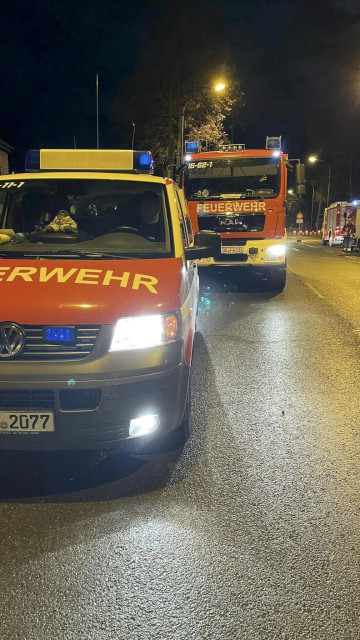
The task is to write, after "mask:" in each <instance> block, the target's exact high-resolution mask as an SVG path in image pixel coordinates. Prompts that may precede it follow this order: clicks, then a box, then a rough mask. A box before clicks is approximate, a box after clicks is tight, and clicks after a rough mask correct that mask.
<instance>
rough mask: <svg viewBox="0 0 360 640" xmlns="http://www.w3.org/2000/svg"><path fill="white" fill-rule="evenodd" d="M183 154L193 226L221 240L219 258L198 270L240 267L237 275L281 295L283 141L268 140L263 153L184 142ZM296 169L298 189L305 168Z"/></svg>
mask: <svg viewBox="0 0 360 640" xmlns="http://www.w3.org/2000/svg"><path fill="white" fill-rule="evenodd" d="M185 151H186V155H185V158H184V163H186V165H185V166H186V169H185V171H184V172H183V186H184V189H185V197H186V200H187V202H188V207H189V212H190V215H191V218H192V221H193V223H194V225H196V224H197V225H198V228H199V229H201V230H205V229H208V230H212V231H217V232H218V233H220V236H221V254H220V255H219V256H218V257H214V258H208V259H204V260H201V261H199V266H201V267H217V268H219V267H221V268H222V267H238V268H239V274H240V273H241V271H240V269H251V270H252V271H253V272H254V273H255V274H256V275H258V276H259V279H260V280H263V279H265V282H266V285H267V287H268V288H270V289H272V290H275V291H282V290H283V288H284V286H285V283H286V197H287V173H288V166H289V160H288V156H287V154H285V153H283V151H282V150H281V138H280V137H272V138H270V137H268V138H267V140H266V148H265V149H245V145H243V144H228V145H222V146H221V147H220V148H219V150H216V151H200V144H199V143H198V142H187V143H185ZM291 168H293V167H292V166H291ZM295 169H296V180H297V184H298V185H299V186H300V185H301V183H302V182H303V176H302V174H303V165H300V163H299V164H296V166H295Z"/></svg>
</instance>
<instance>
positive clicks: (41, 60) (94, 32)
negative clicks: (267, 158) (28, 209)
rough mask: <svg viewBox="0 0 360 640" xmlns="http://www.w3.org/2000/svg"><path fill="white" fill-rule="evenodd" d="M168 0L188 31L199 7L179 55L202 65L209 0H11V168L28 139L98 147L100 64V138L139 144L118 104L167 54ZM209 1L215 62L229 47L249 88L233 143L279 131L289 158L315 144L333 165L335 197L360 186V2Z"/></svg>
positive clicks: (4, 37)
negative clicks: (163, 32)
mask: <svg viewBox="0 0 360 640" xmlns="http://www.w3.org/2000/svg"><path fill="white" fill-rule="evenodd" d="M165 4H166V5H167V6H168V7H170V8H171V9H172V10H173V20H174V23H175V26H176V24H177V21H179V24H180V16H179V12H181V18H182V21H181V22H182V27H181V28H182V29H183V25H184V21H185V24H186V16H187V11H190V7H192V15H191V19H189V23H188V25H187V28H186V31H185V32H182V39H181V42H182V46H181V45H180V46H179V43H174V44H175V46H176V47H177V48H178V50H177V51H175V52H174V53H175V54H176V55H175V56H174V57H172V61H171V64H172V65H173V66H174V64H175V65H178V71H179V74H180V75H181V65H182V56H184V51H185V50H186V47H187V46H188V45H189V44H190V43H191V46H192V51H193V52H194V53H192V56H193V60H192V63H193V65H194V66H196V61H197V55H196V43H197V41H199V47H203V46H204V39H203V37H200V35H199V34H200V33H201V32H202V30H203V29H204V24H205V28H208V26H207V25H206V20H205V17H204V16H205V12H206V13H207V11H206V8H205V7H206V3H204V2H203V1H202V0H193V1H192V2H190V0H182V2H175V1H173V0H167V2H166V3H165V0H163V2H161V1H160V0H131V1H130V0H117V1H116V0H102V1H101V2H94V0H87V2H86V3H84V2H77V0H72V1H70V0H61V1H59V0H52V1H51V2H49V3H45V2H41V3H40V2H36V0H35V1H34V2H26V3H25V2H23V1H21V2H20V1H18V2H17V1H16V0H13V1H12V2H8V3H6V6H3V7H2V9H1V16H0V27H1V38H0V54H1V72H0V89H1V94H0V95H1V101H0V138H1V139H3V140H5V141H6V142H7V143H8V144H10V145H11V146H13V147H14V148H15V151H14V152H13V153H12V155H11V157H10V163H11V167H12V168H13V169H15V170H18V169H22V167H23V155H24V151H25V149H27V148H30V147H31V148H41V147H74V144H76V146H77V147H78V148H80V147H82V148H91V147H95V146H96V74H97V73H98V74H99V124H100V146H102V147H109V148H115V147H117V146H118V147H124V146H130V145H129V142H128V141H130V140H131V130H132V129H131V122H132V114H131V113H128V114H126V116H125V117H124V114H122V118H123V120H124V122H123V123H122V126H120V127H119V123H116V118H115V116H114V105H116V104H119V103H120V104H121V102H122V101H123V102H124V104H125V103H126V91H127V87H128V82H129V80H131V77H132V75H133V74H134V73H135V72H136V69H137V68H138V65H139V64H141V62H142V61H143V60H144V58H146V56H148V55H152V54H153V53H154V52H155V53H156V54H157V55H159V56H161V48H162V46H163V44H162V42H161V38H160V39H159V38H158V36H156V34H159V28H160V29H161V25H162V20H163V12H162V8H163V6H164V5H165ZM207 4H208V5H209V6H210V4H211V5H212V6H213V7H215V9H216V11H217V12H218V22H217V24H215V25H213V30H212V36H211V37H212V39H213V43H214V66H215V65H217V64H218V63H221V62H222V60H220V59H219V53H218V52H219V51H221V50H223V51H224V54H226V56H227V59H228V60H229V59H230V60H231V64H232V68H233V69H234V70H235V71H234V73H235V74H236V76H237V79H238V81H239V82H240V86H241V89H242V91H243V92H244V101H245V106H244V107H243V108H242V109H241V111H240V115H239V120H238V122H236V123H235V126H234V127H233V136H234V142H245V143H246V145H247V146H248V147H252V146H254V147H257V146H262V145H263V143H264V141H265V137H266V135H282V137H283V144H284V147H285V150H286V151H287V152H288V153H289V156H290V157H294V158H301V159H305V157H306V156H307V155H308V154H309V153H314V152H316V153H318V154H319V156H320V157H321V158H323V159H324V160H326V161H327V162H328V163H329V164H331V167H332V171H333V185H334V187H333V189H334V194H333V195H334V197H337V198H341V199H347V198H348V197H349V193H348V192H349V190H351V191H352V195H355V192H356V191H357V190H358V191H359V193H358V194H356V195H360V125H359V122H360V118H359V116H360V0H316V1H315V0H312V1H311V2H310V1H309V0H237V1H236V0H222V1H221V0H217V1H216V0H209V2H208V3H207ZM196 10H198V12H197V15H195V17H194V11H195V14H196ZM179 28H180V27H179ZM214 34H215V35H214ZM203 35H204V34H203V33H202V36H203ZM215 44H216V46H215ZM174 60H175V62H174ZM162 62H164V61H162ZM169 64H170V61H169ZM323 169H324V168H323ZM318 171H320V169H319V167H317V168H316V169H315V168H311V169H309V171H308V172H307V178H308V179H312V178H313V176H315V173H316V172H318ZM314 172H315V173H314ZM350 187H351V189H350Z"/></svg>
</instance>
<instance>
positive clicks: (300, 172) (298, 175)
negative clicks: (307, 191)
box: [295, 162, 305, 185]
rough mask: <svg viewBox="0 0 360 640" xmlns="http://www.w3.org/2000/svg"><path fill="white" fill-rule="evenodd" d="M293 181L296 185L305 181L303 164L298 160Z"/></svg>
mask: <svg viewBox="0 0 360 640" xmlns="http://www.w3.org/2000/svg"><path fill="white" fill-rule="evenodd" d="M295 182H296V184H297V185H300V184H304V182H305V165H304V164H301V162H299V163H298V164H297V165H296V167H295Z"/></svg>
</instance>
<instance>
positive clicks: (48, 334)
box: [44, 327, 75, 344]
mask: <svg viewBox="0 0 360 640" xmlns="http://www.w3.org/2000/svg"><path fill="white" fill-rule="evenodd" d="M44 340H45V342H49V343H51V344H59V343H62V344H72V343H74V342H75V329H74V327H46V328H45V330H44Z"/></svg>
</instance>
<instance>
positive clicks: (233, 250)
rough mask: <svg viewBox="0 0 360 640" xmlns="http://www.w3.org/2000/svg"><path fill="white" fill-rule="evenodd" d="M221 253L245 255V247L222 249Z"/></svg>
mask: <svg viewBox="0 0 360 640" xmlns="http://www.w3.org/2000/svg"><path fill="white" fill-rule="evenodd" d="M221 253H243V247H221Z"/></svg>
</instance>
